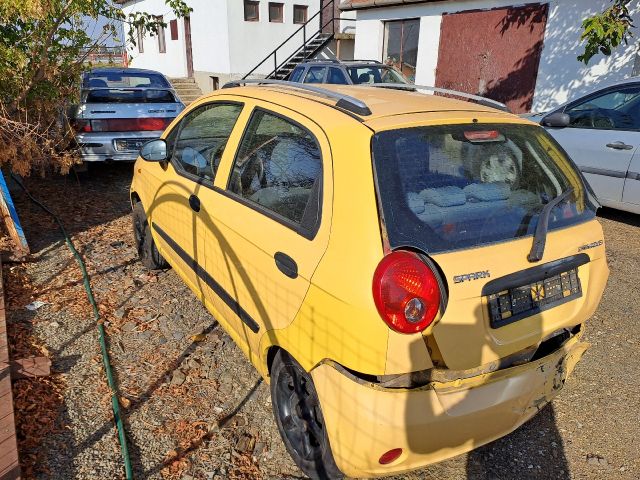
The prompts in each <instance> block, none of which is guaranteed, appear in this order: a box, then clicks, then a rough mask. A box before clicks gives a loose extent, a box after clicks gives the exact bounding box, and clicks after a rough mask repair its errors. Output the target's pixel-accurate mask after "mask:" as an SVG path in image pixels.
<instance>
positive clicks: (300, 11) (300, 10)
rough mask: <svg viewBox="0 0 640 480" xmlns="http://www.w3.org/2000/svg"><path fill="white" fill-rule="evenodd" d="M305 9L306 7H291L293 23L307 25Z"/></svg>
mask: <svg viewBox="0 0 640 480" xmlns="http://www.w3.org/2000/svg"><path fill="white" fill-rule="evenodd" d="M307 8H308V7H307V6H306V5H294V6H293V23H307Z"/></svg>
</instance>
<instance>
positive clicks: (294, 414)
mask: <svg viewBox="0 0 640 480" xmlns="http://www.w3.org/2000/svg"><path fill="white" fill-rule="evenodd" d="M271 402H272V405H273V413H274V415H275V418H276V424H277V425H278V430H279V431H280V436H281V437H282V440H283V442H284V445H285V447H286V448H287V451H288V452H289V455H291V458H293V461H294V462H295V463H296V465H298V467H299V468H300V470H302V471H303V472H304V474H305V475H307V476H308V477H309V478H312V479H314V480H338V479H342V478H344V475H343V474H342V472H340V470H339V469H338V466H337V465H336V462H335V460H334V459H333V454H332V452H331V446H330V445H329V437H328V436H327V432H326V429H325V427H324V418H323V416H322V410H321V408H320V400H319V399H318V393H317V392H316V389H315V386H314V385H313V380H312V379H311V376H310V375H309V374H308V373H307V372H306V371H305V370H304V369H303V368H302V367H301V366H300V364H299V363H298V362H296V361H295V360H294V359H293V358H292V357H291V356H290V355H289V354H287V353H286V352H285V351H283V350H280V351H278V353H277V354H276V356H275V358H274V360H273V365H272V366H271Z"/></svg>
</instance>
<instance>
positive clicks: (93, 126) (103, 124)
mask: <svg viewBox="0 0 640 480" xmlns="http://www.w3.org/2000/svg"><path fill="white" fill-rule="evenodd" d="M172 120H173V118H105V119H99V120H76V121H75V122H74V128H75V130H76V132H82V133H90V132H143V131H151V132H153V131H162V130H164V129H165V128H167V127H168V126H169V124H170V123H171V121H172Z"/></svg>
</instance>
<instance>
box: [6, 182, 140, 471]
mask: <svg viewBox="0 0 640 480" xmlns="http://www.w3.org/2000/svg"><path fill="white" fill-rule="evenodd" d="M11 178H13V180H14V181H15V182H16V183H17V184H18V186H19V187H20V188H21V189H22V190H23V191H24V193H25V194H26V195H27V197H29V199H30V200H31V201H32V202H33V203H35V204H36V205H37V206H38V207H40V208H41V209H42V210H44V211H45V212H46V213H48V214H49V215H51V216H52V217H53V219H54V220H55V221H56V223H57V224H58V227H59V228H60V231H61V232H62V235H63V236H64V240H65V242H66V244H67V246H68V247H69V250H71V253H72V254H73V256H74V257H75V259H76V261H77V262H78V265H79V266H80V270H81V271H82V278H83V283H84V289H85V291H86V292H87V297H88V298H89V303H90V304H91V308H92V309H93V318H94V320H95V321H96V322H97V325H98V339H99V342H100V350H101V351H102V363H103V365H104V371H105V373H106V376H107V383H108V385H109V389H110V390H111V405H112V407H113V417H114V420H115V422H116V427H117V429H118V439H119V441H120V448H121V450H122V460H123V461H124V471H125V475H126V478H127V480H131V479H133V469H132V467H131V458H130V457H129V449H128V448H127V437H126V433H125V431H124V424H123V422H122V417H121V415H120V403H119V401H118V389H117V388H116V382H115V380H114V378H113V372H112V370H111V363H110V362H109V351H108V350H107V342H106V335H105V330H104V325H103V324H102V322H101V321H100V311H99V310H98V304H97V303H96V299H95V297H94V296H93V291H92V290H91V283H90V282H89V274H88V273H87V267H86V265H85V263H84V260H83V258H82V255H80V253H79V252H78V250H76V247H75V245H74V244H73V242H72V241H71V238H70V237H69V235H68V234H67V230H66V229H65V228H64V225H63V224H62V221H60V219H59V218H58V216H57V215H56V214H55V213H53V212H52V211H51V210H49V208H48V207H47V206H45V205H44V204H43V203H41V202H40V201H39V200H37V199H36V198H34V197H33V196H32V195H31V193H29V191H28V190H27V188H26V187H25V186H24V184H23V183H22V181H21V180H20V179H19V178H17V177H16V176H15V175H14V174H13V173H12V174H11Z"/></svg>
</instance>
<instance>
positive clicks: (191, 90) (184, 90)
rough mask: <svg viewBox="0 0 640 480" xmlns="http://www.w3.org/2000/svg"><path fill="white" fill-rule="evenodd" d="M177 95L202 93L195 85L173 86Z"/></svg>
mask: <svg viewBox="0 0 640 480" xmlns="http://www.w3.org/2000/svg"><path fill="white" fill-rule="evenodd" d="M174 88H175V90H176V92H178V95H202V90H200V89H199V88H198V87H197V86H196V85H194V86H193V87H189V88H185V87H177V88H176V87H174Z"/></svg>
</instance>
